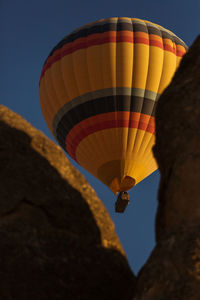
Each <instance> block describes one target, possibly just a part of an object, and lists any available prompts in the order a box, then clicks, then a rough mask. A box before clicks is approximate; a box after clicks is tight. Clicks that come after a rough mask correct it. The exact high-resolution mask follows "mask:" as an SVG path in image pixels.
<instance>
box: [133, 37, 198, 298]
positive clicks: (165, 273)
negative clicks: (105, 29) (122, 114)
mask: <svg viewBox="0 0 200 300" xmlns="http://www.w3.org/2000/svg"><path fill="white" fill-rule="evenodd" d="M154 154H155V157H156V159H157V161H158V165H159V169H160V174H161V181H160V188H159V196H158V200H159V206H158V211H157V217H156V239H157V244H156V247H155V249H154V250H153V252H152V254H151V256H150V258H149V260H148V261H147V263H146V264H145V266H144V267H143V269H142V270H141V272H140V273H139V276H138V279H137V287H136V292H135V296H134V298H133V299H135V300H136V299H138V300H157V299H158V300H169V299H170V300H198V299H200V36H199V37H198V38H197V39H196V41H195V42H194V44H193V45H192V47H191V48H190V49H189V51H188V53H187V54H186V55H185V56H184V58H183V60H182V62H181V64H180V67H179V69H178V71H177V72H176V74H175V76H174V78H173V80H172V82H171V84H170V85H169V86H168V88H167V89H166V90H165V91H164V93H163V94H162V96H161V97H160V99H159V101H158V106H157V110H156V145H155V147H154Z"/></svg>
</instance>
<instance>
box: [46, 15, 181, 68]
mask: <svg viewBox="0 0 200 300" xmlns="http://www.w3.org/2000/svg"><path fill="white" fill-rule="evenodd" d="M125 30H126V31H131V32H145V33H148V34H155V35H158V36H160V37H162V38H163V39H169V40H171V41H172V42H174V43H176V44H179V45H182V46H183V47H184V48H186V45H185V44H184V42H182V41H181V40H180V39H179V38H178V37H176V36H175V35H172V34H170V33H168V32H167V31H164V30H162V28H159V29H158V28H156V27H155V25H154V26H151V24H148V23H146V25H145V24H144V25H143V24H139V23H134V21H133V24H132V23H127V22H116V23H109V22H108V23H104V24H101V23H99V24H96V25H94V26H91V27H89V28H88V27H86V28H82V29H80V30H79V31H77V32H75V33H72V34H69V35H67V36H66V37H65V38H64V39H62V40H61V41H60V42H59V43H58V44H57V45H56V46H55V47H54V48H53V50H52V51H51V52H50V54H49V56H48V57H47V59H48V58H49V57H50V56H52V55H53V53H54V52H55V51H56V50H58V49H60V48H62V47H63V46H64V45H66V44H68V43H71V42H74V41H75V40H77V39H79V38H83V37H88V36H89V35H92V34H97V33H103V32H108V31H125ZM47 59H46V61H47ZM46 61H45V63H46ZM45 63H44V65H45Z"/></svg>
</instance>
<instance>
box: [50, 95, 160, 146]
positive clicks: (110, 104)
mask: <svg viewBox="0 0 200 300" xmlns="http://www.w3.org/2000/svg"><path fill="white" fill-rule="evenodd" d="M156 103H157V102H155V101H153V100H150V99H147V98H142V97H136V96H124V95H116V96H108V97H103V98H98V99H95V100H90V101H87V102H85V103H82V104H79V105H77V106H76V107H74V108H72V109H71V110H70V111H68V112H67V113H66V114H65V115H64V116H63V117H62V119H61V120H60V122H59V123H58V125H57V128H56V137H57V140H58V142H59V144H60V145H61V146H62V147H63V148H64V149H65V139H66V136H67V135H68V133H69V132H70V130H71V129H72V128H73V127H74V126H75V125H77V124H78V123H79V122H81V121H83V120H85V119H87V118H90V117H94V116H95V115H98V114H103V113H109V112H114V111H130V112H138V113H142V114H146V115H150V116H155V108H156ZM94 107H95V108H96V109H95V112H94V110H93V108H94ZM97 112H98V113H97Z"/></svg>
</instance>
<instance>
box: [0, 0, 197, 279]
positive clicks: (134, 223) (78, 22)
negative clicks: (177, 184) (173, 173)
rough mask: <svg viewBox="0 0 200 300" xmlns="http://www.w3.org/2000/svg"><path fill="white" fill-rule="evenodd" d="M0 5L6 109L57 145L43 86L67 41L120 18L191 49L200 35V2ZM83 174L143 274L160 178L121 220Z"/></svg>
mask: <svg viewBox="0 0 200 300" xmlns="http://www.w3.org/2000/svg"><path fill="white" fill-rule="evenodd" d="M0 1H1V2H0V36H1V48H0V53H1V55H0V60H1V64H0V65H1V74H2V75H1V82H0V84H1V89H0V93H1V104H4V105H6V106H7V107H9V108H11V109H12V110H14V111H15V112H17V113H19V114H20V115H22V116H23V117H24V118H25V119H27V120H28V121H29V122H30V123H32V125H33V126H35V127H36V128H38V129H40V130H41V131H43V132H44V133H45V134H46V135H47V136H48V137H49V138H51V139H53V137H52V136H51V134H50V132H49V130H48V128H47V126H46V124H45V122H44V119H43V117H42V114H41V110H40V104H39V96H38V82H39V78H40V72H41V69H42V65H43V63H44V60H45V59H46V57H47V55H48V54H49V52H50V51H51V50H52V48H53V47H54V45H55V44H56V43H57V42H59V41H60V39H61V38H63V37H64V36H65V35H67V34H68V33H70V32H71V31H73V30H74V29H76V28H77V27H79V26H82V25H84V24H86V23H89V22H92V21H95V20H98V19H102V18H107V17H118V16H121V17H136V18H141V19H146V20H149V21H152V22H155V23H157V24H159V25H162V26H164V27H166V28H168V29H170V30H171V31H173V32H174V33H175V34H176V35H178V36H179V37H180V38H181V39H183V40H184V41H185V43H186V44H187V45H188V46H190V45H191V44H192V42H193V41H194V39H195V38H196V36H197V35H198V34H199V31H200V18H199V12H200V1H199V0H190V1H188V0H182V1H179V0H174V1H173V0H166V1H162V0H151V1H150V0H149V1H147V0H139V1H134V0H123V1H119V0H102V1H94V0H84V1H83V0H80V1H77V0H75V1H71V0H70V1H67V0H57V1H55V0H54V1H52V0H34V1H27V0H17V1H15V0H0ZM74 165H75V166H76V167H78V166H77V164H75V163H74ZM78 168H79V170H80V171H81V172H82V173H83V174H84V175H85V177H86V178H87V180H88V181H89V182H90V183H91V185H92V186H93V188H94V189H95V190H96V192H97V194H98V196H99V197H100V198H101V199H102V200H103V202H104V204H105V206H106V207H107V209H108V210H109V213H110V215H111V217H112V219H113V221H114V223H115V225H116V232H117V234H118V235H119V237H120V240H121V242H122V244H123V247H124V249H125V251H126V253H127V256H128V259H129V263H130V265H131V267H132V269H133V270H134V272H135V273H137V272H138V270H139V269H140V268H141V266H142V265H143V264H144V262H145V261H146V259H147V258H148V256H149V254H150V252H151V250H152V248H153V246H154V244H155V238H154V219H155V212H156V206H157V191H158V184H159V172H158V171H157V172H155V173H154V174H152V175H151V176H149V177H148V178H147V179H145V180H144V181H142V182H141V183H139V184H138V185H137V186H136V187H135V188H134V189H133V190H132V191H131V193H130V196H131V200H133V201H132V202H131V204H130V205H129V207H128V208H127V210H126V212H125V213H124V214H123V215H121V214H115V213H114V202H115V197H114V195H113V194H112V192H110V191H109V189H108V188H107V187H106V186H104V185H103V184H102V183H101V182H98V181H97V179H95V178H94V177H92V176H91V175H90V174H88V173H87V172H86V171H85V170H83V169H82V168H80V167H78Z"/></svg>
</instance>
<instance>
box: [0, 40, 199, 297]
mask: <svg viewBox="0 0 200 300" xmlns="http://www.w3.org/2000/svg"><path fill="white" fill-rule="evenodd" d="M156 130H157V132H156V145H155V147H154V154H155V157H156V159H157V161H158V165H159V169H160V173H161V182H160V188H159V197H158V198H159V199H158V200H159V204H158V212H157V217H156V239H157V244H156V247H155V249H154V250H153V252H152V254H151V256H150V258H149V259H148V261H147V263H146V264H145V265H144V267H143V268H142V270H141V271H140V273H139V275H138V278H137V281H136V283H135V278H134V276H133V274H132V273H131V271H130V268H129V266H128V263H127V260H126V257H125V254H124V251H123V249H122V247H121V245H120V242H119V240H118V238H117V236H116V234H115V232H114V225H113V223H112V221H111V220H110V218H109V216H108V213H107V211H106V210H105V208H104V206H103V204H102V203H101V202H100V200H99V199H98V198H97V196H96V194H95V192H94V191H93V189H92V188H91V187H90V186H89V184H88V183H87V182H86V181H85V179H84V177H83V176H82V175H81V174H80V173H79V172H78V171H77V170H76V169H75V168H73V167H72V166H71V164H70V163H69V162H68V160H67V159H66V157H65V154H64V153H63V152H62V151H61V150H60V148H59V147H58V146H56V145H55V144H54V143H53V142H51V141H50V140H49V139H47V138H46V137H45V136H44V135H43V134H42V133H40V132H39V131H37V130H36V129H34V128H33V127H32V126H31V125H30V124H28V123H27V122H26V121H24V120H23V119H22V118H21V117H20V116H18V115H17V114H15V113H13V112H11V111H10V110H8V109H7V108H5V107H3V106H1V107H0V163H1V169H0V170H1V171H0V187H1V189H0V299H2V300H18V299H19V300H33V299H34V300H35V299H38V300H46V299H48V300H51V299H52V300H56V299H61V300H63V299H73V300H76V299H80V300H90V299H93V300H95V299H101V300H102V299H109V300H113V299H114V300H118V299H119V300H126V299H127V300H129V299H134V300H199V299H200V37H198V38H197V40H196V41H195V43H194V44H193V46H192V47H191V48H190V49H189V51H188V53H187V54H186V55H185V57H184V58H183V60H182V62H181V65H180V68H179V69H178V71H177V73H176V74H175V76H174V78H173V80H172V82H171V84H170V85H169V87H168V88H167V89H166V90H165V92H164V93H163V94H162V96H161V97H160V100H159V102H158V106H157V111H156Z"/></svg>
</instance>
